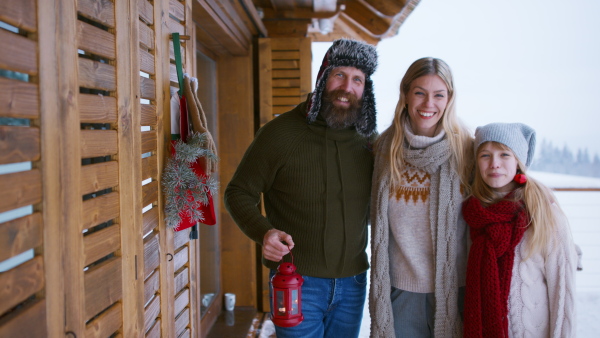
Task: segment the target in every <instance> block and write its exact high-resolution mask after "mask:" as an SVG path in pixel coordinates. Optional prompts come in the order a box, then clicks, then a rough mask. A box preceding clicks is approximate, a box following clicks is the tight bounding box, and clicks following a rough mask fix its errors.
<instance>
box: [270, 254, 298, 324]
mask: <svg viewBox="0 0 600 338" xmlns="http://www.w3.org/2000/svg"><path fill="white" fill-rule="evenodd" d="M291 254H292V251H290V255H291ZM302 283H304V278H302V276H301V275H300V274H298V273H296V266H295V265H294V256H293V255H292V262H291V263H286V262H283V263H281V264H279V267H277V273H276V274H275V275H274V276H273V278H271V320H272V321H273V324H275V325H277V326H281V327H292V326H296V325H298V324H300V323H302V321H303V320H304V315H302Z"/></svg>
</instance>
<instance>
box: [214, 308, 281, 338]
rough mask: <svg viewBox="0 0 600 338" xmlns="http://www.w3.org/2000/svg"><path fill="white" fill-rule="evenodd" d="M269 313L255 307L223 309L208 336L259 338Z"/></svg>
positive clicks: (217, 337) (219, 337)
mask: <svg viewBox="0 0 600 338" xmlns="http://www.w3.org/2000/svg"><path fill="white" fill-rule="evenodd" d="M268 315H269V314H265V313H263V312H257V311H256V309H255V308H253V307H240V306H238V307H236V308H235V309H234V310H233V311H225V310H223V311H221V313H220V314H219V317H217V320H216V322H215V324H214V325H213V327H212V328H211V329H210V332H209V333H208V335H207V338H243V337H248V338H258V337H260V329H261V326H262V323H263V321H264V319H265V318H268V317H267V316H268Z"/></svg>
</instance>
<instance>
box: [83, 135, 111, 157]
mask: <svg viewBox="0 0 600 338" xmlns="http://www.w3.org/2000/svg"><path fill="white" fill-rule="evenodd" d="M117 152H118V140H117V132H116V131H115V130H82V131H81V158H90V157H99V156H109V155H115V154H116V153H117Z"/></svg>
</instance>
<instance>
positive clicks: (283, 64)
mask: <svg viewBox="0 0 600 338" xmlns="http://www.w3.org/2000/svg"><path fill="white" fill-rule="evenodd" d="M271 64H272V69H299V68H300V61H299V60H273V62H272V63H271Z"/></svg>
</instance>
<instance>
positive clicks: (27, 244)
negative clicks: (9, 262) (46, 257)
mask: <svg viewBox="0 0 600 338" xmlns="http://www.w3.org/2000/svg"><path fill="white" fill-rule="evenodd" d="M42 240H43V233H42V215H41V214H40V213H39V212H36V213H34V214H31V215H27V216H24V217H21V218H17V219H15V220H12V221H9V222H6V223H2V224H0V262H1V261H4V260H6V259H9V258H11V257H13V256H15V255H18V254H20V253H22V252H25V251H27V250H29V249H33V248H35V247H37V246H40V245H41V244H42Z"/></svg>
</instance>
